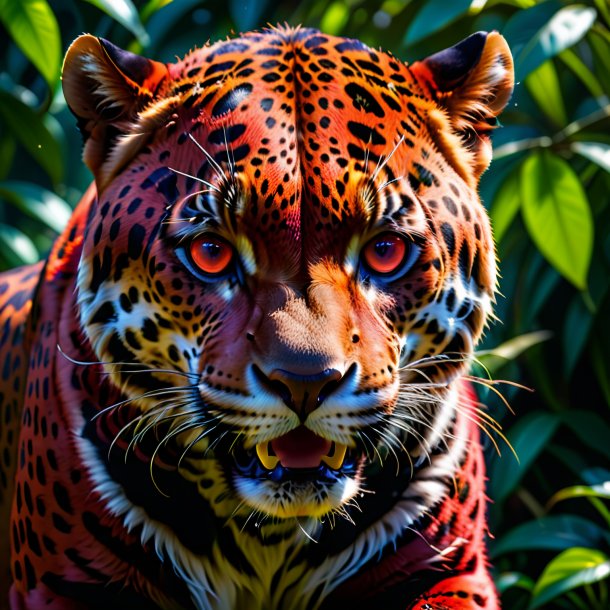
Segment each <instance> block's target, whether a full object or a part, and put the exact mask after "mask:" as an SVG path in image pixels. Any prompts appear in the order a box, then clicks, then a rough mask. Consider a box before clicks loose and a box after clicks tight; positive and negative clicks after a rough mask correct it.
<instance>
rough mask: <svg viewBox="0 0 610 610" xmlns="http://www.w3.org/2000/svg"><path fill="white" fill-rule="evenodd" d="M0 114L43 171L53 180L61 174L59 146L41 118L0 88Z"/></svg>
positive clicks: (56, 180) (61, 165)
mask: <svg viewBox="0 0 610 610" xmlns="http://www.w3.org/2000/svg"><path fill="white" fill-rule="evenodd" d="M0 117H1V118H2V119H3V121H4V124H5V126H6V127H7V128H8V129H9V130H10V131H11V132H12V133H13V135H14V136H15V138H16V139H17V140H18V141H19V142H20V143H21V144H22V145H23V147H24V148H25V149H26V150H27V151H28V152H29V153H30V155H32V157H33V158H34V159H35V160H36V162H37V163H38V164H39V165H40V166H41V167H42V168H43V169H44V170H45V171H46V172H47V174H48V175H49V176H50V177H51V180H53V182H54V183H58V182H60V180H61V179H62V176H63V161H62V153H61V147H60V146H59V144H58V142H57V141H56V140H55V138H53V136H52V135H51V133H50V132H49V129H48V128H47V127H46V125H45V124H44V121H43V119H42V118H41V117H40V116H38V115H37V114H36V113H35V112H34V111H33V110H32V109H31V108H30V107H29V106H27V105H26V104H24V103H23V102H21V101H19V100H18V99H17V98H15V97H13V96H12V95H11V94H10V93H8V92H7V91H4V90H2V89H0Z"/></svg>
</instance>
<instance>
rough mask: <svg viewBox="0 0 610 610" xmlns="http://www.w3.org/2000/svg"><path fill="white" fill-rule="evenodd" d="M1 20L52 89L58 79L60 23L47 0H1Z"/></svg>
mask: <svg viewBox="0 0 610 610" xmlns="http://www.w3.org/2000/svg"><path fill="white" fill-rule="evenodd" d="M0 20H1V21H2V23H3V24H4V27H5V28H6V29H7V30H8V32H9V33H10V35H11V37H12V38H13V40H14V41H15V43H16V44H17V45H18V46H19V48H20V49H21V51H22V52H23V53H24V55H25V56H26V57H27V58H28V59H29V60H30V61H31V62H32V63H33V64H34V65H35V66H36V68H37V70H38V71H39V72H40V73H41V74H42V76H43V77H44V79H45V80H46V81H47V83H48V85H49V87H50V88H51V89H54V88H55V85H56V84H57V81H58V79H59V70H60V66H61V38H60V35H59V25H58V24H57V20H56V19H55V15H54V14H53V11H52V10H51V8H50V7H49V5H48V3H47V2H46V0H0Z"/></svg>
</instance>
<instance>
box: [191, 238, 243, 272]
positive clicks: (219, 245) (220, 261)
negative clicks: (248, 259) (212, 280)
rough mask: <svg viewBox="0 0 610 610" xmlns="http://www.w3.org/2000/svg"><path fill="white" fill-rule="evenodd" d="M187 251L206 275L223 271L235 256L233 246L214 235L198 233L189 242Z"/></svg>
mask: <svg viewBox="0 0 610 610" xmlns="http://www.w3.org/2000/svg"><path fill="white" fill-rule="evenodd" d="M189 252H190V255H191V260H192V261H193V263H194V264H195V265H196V267H197V268H198V269H199V270H200V271H203V272H204V273H205V274H206V275H211V276H219V275H222V274H223V273H225V272H226V271H227V270H228V269H229V267H230V266H231V264H232V263H233V259H234V257H235V252H234V250H233V247H232V246H231V245H230V244H229V243H227V242H226V241H225V240H224V239H222V238H221V237H218V236H216V235H199V236H198V237H195V239H193V241H192V242H191V245H190V248H189Z"/></svg>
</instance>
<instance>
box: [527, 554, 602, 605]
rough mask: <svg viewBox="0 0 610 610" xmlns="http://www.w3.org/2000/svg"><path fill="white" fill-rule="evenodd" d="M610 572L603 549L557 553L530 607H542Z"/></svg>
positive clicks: (537, 584) (545, 570) (538, 586)
mask: <svg viewBox="0 0 610 610" xmlns="http://www.w3.org/2000/svg"><path fill="white" fill-rule="evenodd" d="M609 575H610V559H609V558H608V556H607V555H606V554H604V553H602V552H601V551H598V550H596V549H588V548H584V547H576V548H573V549H567V550H566V551H563V553H560V554H559V555H558V556H557V557H555V558H554V559H553V560H552V561H551V562H550V563H549V564H548V565H547V566H546V568H545V569H544V571H543V572H542V575H541V576H540V578H539V579H538V581H537V582H536V585H535V586H534V591H533V594H532V601H531V603H530V606H529V609H530V610H533V609H534V608H539V607H540V606H542V605H543V604H546V603H548V602H549V601H550V600H552V599H554V598H556V597H557V596H559V595H561V594H562V593H565V592H566V591H570V590H572V589H575V588H576V587H581V586H583V585H588V584H591V583H595V582H599V581H600V580H603V579H605V578H607V577H608V576H609Z"/></svg>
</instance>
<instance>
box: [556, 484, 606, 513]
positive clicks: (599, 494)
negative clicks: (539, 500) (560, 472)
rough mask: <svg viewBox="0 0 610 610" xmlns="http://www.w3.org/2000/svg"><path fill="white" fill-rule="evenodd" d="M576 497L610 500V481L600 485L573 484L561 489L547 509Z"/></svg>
mask: <svg viewBox="0 0 610 610" xmlns="http://www.w3.org/2000/svg"><path fill="white" fill-rule="evenodd" d="M574 498H603V499H605V500H610V481H606V482H605V483H600V484H599V485H573V486H572V487H565V488H564V489H560V490H559V491H558V492H557V493H556V494H553V497H552V498H551V499H550V500H549V501H548V504H547V509H549V510H550V509H551V508H552V507H553V506H555V504H557V503H558V502H563V501H564V500H573V499H574Z"/></svg>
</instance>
